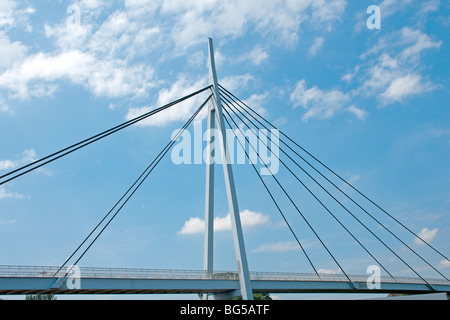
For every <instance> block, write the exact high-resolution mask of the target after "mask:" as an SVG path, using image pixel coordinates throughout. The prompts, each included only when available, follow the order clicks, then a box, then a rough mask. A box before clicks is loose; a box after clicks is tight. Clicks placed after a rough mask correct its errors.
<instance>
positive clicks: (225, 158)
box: [204, 38, 253, 300]
mask: <svg viewBox="0 0 450 320" xmlns="http://www.w3.org/2000/svg"><path fill="white" fill-rule="evenodd" d="M209 84H210V85H211V86H212V88H211V89H212V92H213V98H212V99H211V100H212V103H211V105H210V106H209V109H208V132H209V133H208V145H209V148H210V149H208V154H209V156H208V157H209V160H210V161H209V162H208V163H207V164H206V201H205V202H206V203H205V207H206V208H205V229H206V230H205V261H204V262H205V270H206V271H207V272H208V273H212V271H213V233H214V226H213V221H214V211H213V207H214V161H213V157H212V154H211V150H212V149H213V145H212V144H211V142H212V141H211V139H212V136H211V135H212V133H213V130H214V120H216V121H217V127H218V130H217V131H218V134H219V144H220V147H221V151H222V152H221V153H222V163H223V172H224V176H225V185H226V190H227V197H228V208H229V211H230V217H231V226H232V231H233V240H234V248H235V252H236V260H237V266H238V274H239V282H240V287H241V294H242V298H243V299H244V300H253V292H252V288H251V282H250V274H249V269H248V263H247V254H246V252H245V246H244V236H243V233H242V224H241V219H240V215H239V207H238V201H237V196H236V189H235V185H234V177H233V170H232V167H231V162H230V159H229V155H230V153H229V150H228V144H227V137H226V131H225V124H224V118H223V110H222V102H221V99H220V93H219V84H218V81H217V73H216V65H215V59H214V47H213V40H212V39H211V38H209Z"/></svg>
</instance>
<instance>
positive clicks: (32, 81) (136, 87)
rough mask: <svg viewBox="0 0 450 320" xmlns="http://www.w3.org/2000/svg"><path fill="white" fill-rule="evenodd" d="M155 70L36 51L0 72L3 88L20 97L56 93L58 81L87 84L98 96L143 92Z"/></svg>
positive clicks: (77, 53) (74, 53)
mask: <svg viewBox="0 0 450 320" xmlns="http://www.w3.org/2000/svg"><path fill="white" fill-rule="evenodd" d="M152 76H153V70H152V69H150V68H148V67H146V66H143V65H138V66H133V67H129V66H127V64H126V62H125V61H120V60H99V59H96V58H95V57H93V56H91V55H90V54H87V53H84V52H81V51H78V50H73V51H67V52H62V53H59V54H57V55H49V54H44V53H37V54H34V55H31V56H29V57H28V58H26V59H25V60H24V61H23V62H22V63H20V64H15V65H14V67H12V68H11V69H9V70H8V71H6V72H4V73H3V74H0V87H3V88H7V89H9V90H10V91H12V92H13V93H14V95H15V96H16V97H18V98H20V99H27V98H30V97H32V96H48V95H51V94H53V92H54V91H55V89H56V86H55V85H54V84H53V82H55V81H57V80H68V81H70V82H72V83H75V84H77V85H81V86H85V87H87V88H88V89H90V90H92V92H93V93H94V94H95V95H97V96H107V97H118V96H126V95H136V96H138V95H144V94H145V93H146V90H147V89H148V88H149V87H152V85H153V84H152V82H151V78H152Z"/></svg>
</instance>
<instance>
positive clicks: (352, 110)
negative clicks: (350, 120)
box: [347, 105, 369, 120]
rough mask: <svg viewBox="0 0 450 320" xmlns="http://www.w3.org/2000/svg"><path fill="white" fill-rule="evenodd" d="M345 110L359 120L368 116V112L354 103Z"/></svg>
mask: <svg viewBox="0 0 450 320" xmlns="http://www.w3.org/2000/svg"><path fill="white" fill-rule="evenodd" d="M347 111H348V112H350V113H351V114H353V115H354V116H355V117H356V118H358V119H359V120H364V119H366V118H367V116H368V114H369V113H368V112H367V111H365V110H363V109H360V108H358V107H356V106H355V105H351V106H350V107H349V108H347Z"/></svg>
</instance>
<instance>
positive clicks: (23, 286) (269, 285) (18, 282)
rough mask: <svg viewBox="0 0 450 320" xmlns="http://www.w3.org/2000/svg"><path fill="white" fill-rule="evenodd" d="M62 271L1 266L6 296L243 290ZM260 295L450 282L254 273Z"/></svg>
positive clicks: (157, 275) (120, 272)
mask: <svg viewBox="0 0 450 320" xmlns="http://www.w3.org/2000/svg"><path fill="white" fill-rule="evenodd" d="M58 269H59V268H58V267H29V266H0V294H2V295H3V294H15V295H19V294H37V293H54V294H163V293H224V292H229V291H234V290H239V289H240V287H239V279H238V274H237V272H229V271H223V272H214V273H213V274H208V273H207V272H205V271H194V270H163V269H125V268H80V269H79V282H78V285H76V284H75V281H76V279H75V278H70V277H69V278H65V276H66V272H67V271H66V270H62V271H59V272H58ZM250 277H251V283H252V288H253V291H254V292H271V293H306V292H317V293H331V292H333V293H337V292H352V293H367V292H369V293H397V292H408V293H425V292H447V293H449V292H450V281H446V280H441V279H426V281H427V282H428V283H425V282H424V281H423V280H421V279H418V278H408V277H397V278H395V279H392V278H390V277H382V278H381V285H380V289H375V290H371V289H369V288H368V287H367V278H368V275H350V276H349V277H350V279H351V282H349V281H348V279H347V278H346V277H345V276H344V275H343V274H321V275H320V278H319V277H318V276H317V275H316V274H306V273H279V272H251V274H250Z"/></svg>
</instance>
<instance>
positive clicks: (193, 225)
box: [178, 210, 270, 235]
mask: <svg viewBox="0 0 450 320" xmlns="http://www.w3.org/2000/svg"><path fill="white" fill-rule="evenodd" d="M240 217H241V223H242V227H243V228H246V227H256V226H261V225H266V224H268V223H269V222H270V218H269V216H267V215H264V214H262V213H259V212H254V211H250V210H244V211H241V213H240ZM228 230H231V217H230V214H228V215H227V216H226V217H216V218H215V219H214V231H228ZM204 231H205V221H204V220H202V219H200V218H198V217H195V218H190V219H189V220H188V221H186V222H185V223H184V225H183V228H182V229H181V230H180V231H179V232H178V234H182V235H190V234H199V233H203V232H204Z"/></svg>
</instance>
